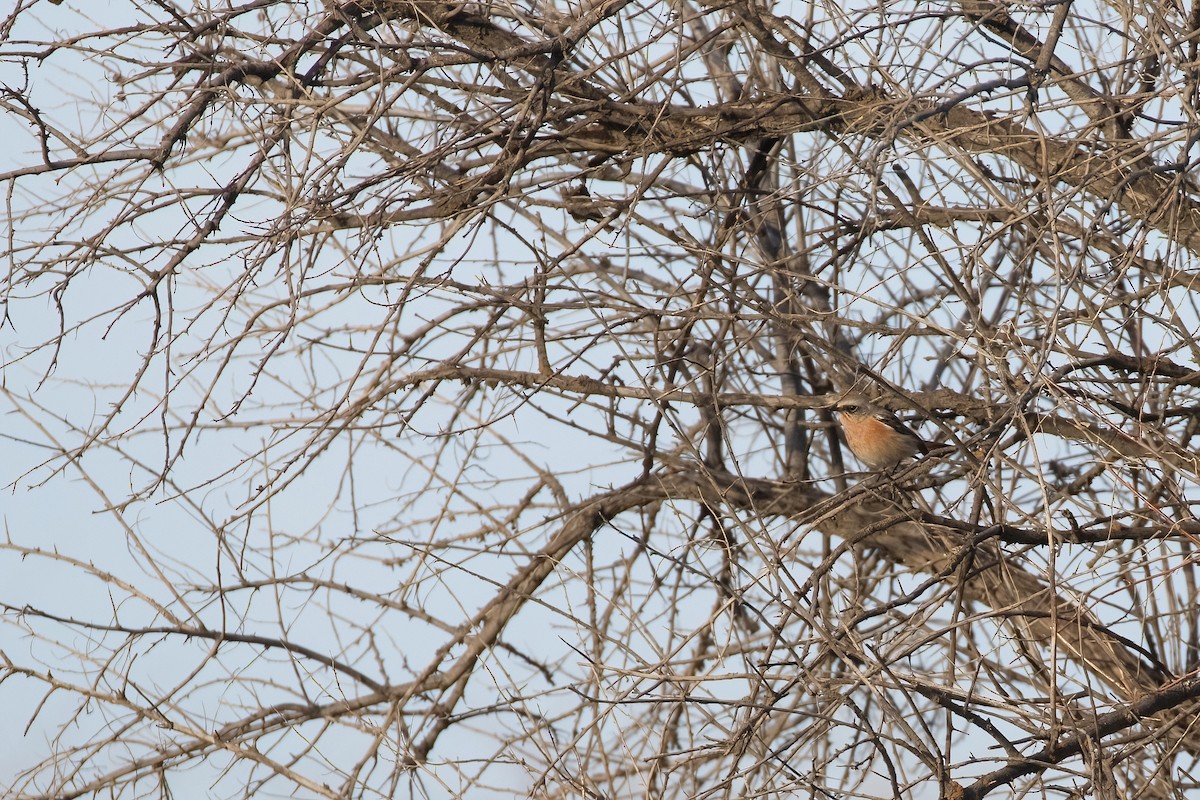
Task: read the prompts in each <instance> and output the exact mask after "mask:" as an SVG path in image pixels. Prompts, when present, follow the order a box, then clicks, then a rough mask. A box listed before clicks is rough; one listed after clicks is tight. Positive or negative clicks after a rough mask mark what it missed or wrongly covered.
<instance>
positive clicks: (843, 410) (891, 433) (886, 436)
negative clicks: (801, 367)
mask: <svg viewBox="0 0 1200 800" xmlns="http://www.w3.org/2000/svg"><path fill="white" fill-rule="evenodd" d="M833 410H834V412H835V413H836V414H837V420H838V424H840V425H841V427H842V433H843V434H844V435H845V437H846V444H847V445H848V446H849V447H850V452H852V453H854V456H855V458H857V459H858V460H859V461H861V462H862V463H864V464H866V465H867V466H868V467H869V468H871V469H873V470H885V469H888V468H889V467H894V466H896V465H897V464H899V463H900V462H902V461H905V460H907V459H909V458H912V457H913V456H915V455H916V454H917V453H922V454H924V453H928V452H929V446H928V445H927V444H926V443H925V440H924V439H922V438H921V437H920V436H917V434H915V433H913V432H912V430H911V429H909V427H908V426H907V425H905V424H904V423H903V422H901V421H900V419H899V418H898V417H897V416H896V415H895V414H893V413H892V412H890V411H888V410H887V409H886V408H880V407H879V406H877V405H874V404H873V403H871V402H870V401H869V400H867V398H865V397H863V396H862V395H861V394H854V393H851V394H847V395H844V396H843V397H842V398H841V399H839V400H838V401H837V402H835V403H834V405H833Z"/></svg>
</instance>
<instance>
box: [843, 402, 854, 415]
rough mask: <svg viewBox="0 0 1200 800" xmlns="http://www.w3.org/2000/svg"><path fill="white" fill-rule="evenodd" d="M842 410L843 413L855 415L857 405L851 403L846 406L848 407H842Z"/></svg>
mask: <svg viewBox="0 0 1200 800" xmlns="http://www.w3.org/2000/svg"><path fill="white" fill-rule="evenodd" d="M842 410H843V411H849V412H850V413H851V414H857V413H858V404H857V403H851V404H850V405H848V406H842Z"/></svg>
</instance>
